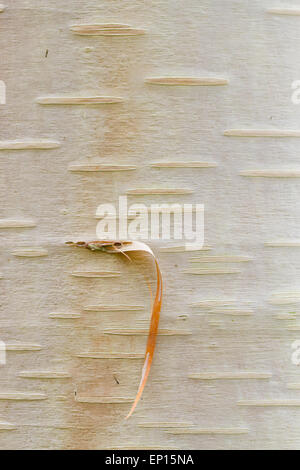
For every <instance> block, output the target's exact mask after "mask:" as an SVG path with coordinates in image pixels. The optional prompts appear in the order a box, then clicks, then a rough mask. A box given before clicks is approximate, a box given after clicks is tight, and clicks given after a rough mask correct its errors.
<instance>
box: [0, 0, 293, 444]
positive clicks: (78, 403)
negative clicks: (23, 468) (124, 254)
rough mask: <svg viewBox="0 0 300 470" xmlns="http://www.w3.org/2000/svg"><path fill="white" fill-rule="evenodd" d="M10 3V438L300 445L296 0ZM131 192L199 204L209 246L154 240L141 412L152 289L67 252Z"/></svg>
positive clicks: (5, 245)
mask: <svg viewBox="0 0 300 470" xmlns="http://www.w3.org/2000/svg"><path fill="white" fill-rule="evenodd" d="M5 6H6V8H0V11H2V10H3V11H2V12H1V14H0V21H1V29H0V42H1V54H0V56H1V59H0V80H3V81H4V82H5V84H6V89H7V103H6V105H0V111H1V115H2V119H1V136H0V196H1V201H2V204H1V208H0V237H1V268H0V271H1V280H0V282H1V294H0V296H1V297H0V301H1V302H0V303H1V317H0V325H1V332H0V340H2V341H4V342H6V343H7V363H6V365H5V366H1V374H0V431H1V432H0V448H2V449H11V448H14V449H29V448H34V449H80V448H84V449H103V448H158V449H168V448H179V449H189V448H190V449H261V448H263V449H272V448H284V449H296V448H299V445H300V432H299V424H300V415H299V413H300V397H299V391H298V389H299V369H298V368H297V366H296V365H294V364H293V363H292V360H291V356H292V353H293V352H294V350H293V349H292V347H291V346H292V343H293V342H294V341H295V340H297V339H300V336H299V329H300V327H299V324H300V321H299V314H300V309H299V298H300V297H299V273H300V251H299V246H300V244H299V238H300V237H299V209H300V198H299V179H298V178H297V177H298V176H299V135H300V125H299V107H297V106H296V105H294V104H292V101H291V94H292V89H291V83H292V82H293V81H294V80H297V79H300V77H299V59H298V56H299V52H298V43H299V41H298V39H299V27H300V23H299V21H300V19H299V16H297V15H298V14H299V2H297V1H293V0H289V2H288V4H287V5H286V4H285V5H283V6H282V7H281V6H280V5H278V2H275V0H274V1H272V0H263V1H262V0H252V1H243V0H233V1H224V0H204V1H201V2H200V1H199V0H189V1H185V2H182V1H179V0H165V1H163V0H149V1H148V0H144V1H141V0H116V1H113V2H112V1H111V0H103V1H101V2H99V0H87V1H85V2H82V1H79V0H67V1H65V2H62V1H61V0H51V1H50V2H49V1H46V0H7V1H6V2H5ZM99 25H100V26H99ZM197 162H199V163H198V164H197ZM124 170H125V171H124ZM126 170H130V171H126ZM245 176H252V177H253V176H254V177H255V178H252V177H251V178H250V177H248V178H247V177H245ZM124 194H128V196H129V200H130V202H138V201H140V202H145V203H146V204H150V203H151V202H156V203H162V202H179V203H191V202H194V203H200V204H205V214H206V215H205V222H206V223H205V247H206V248H205V249H206V250H208V249H211V251H210V252H209V256H207V253H203V260H202V261H205V264H202V263H201V264H200V263H199V264H197V262H195V256H196V257H197V258H200V257H201V254H202V253H196V254H195V252H193V253H191V254H189V253H188V252H185V251H184V250H183V248H182V245H181V243H174V244H173V245H174V247H175V248H172V247H171V246H170V245H169V244H166V243H165V244H160V243H153V244H152V245H151V247H152V248H153V250H154V251H155V253H156V254H157V255H158V258H159V260H160V264H161V268H162V271H163V277H164V281H165V296H164V299H165V301H164V306H163V311H162V319H161V335H160V336H159V337H158V346H157V351H156V356H155V360H154V364H153V369H152V371H151V374H150V377H149V382H148V384H147V386H146V389H145V392H144V395H143V399H142V400H141V402H140V403H139V405H138V407H137V410H136V412H135V413H134V415H133V416H132V417H131V418H130V420H129V421H126V422H125V421H124V417H125V416H126V414H127V412H128V411H129V408H130V403H129V402H131V401H132V399H133V398H134V395H135V392H136V389H137V386H138V382H139V379H140V374H141V367H142V354H143V352H144V348H145V342H146V337H145V334H146V332H147V328H148V320H149V310H150V300H149V293H148V289H147V285H146V282H145V280H144V278H143V276H141V271H140V269H141V268H140V267H138V266H135V265H134V264H131V265H130V264H128V263H126V262H125V261H123V260H122V259H121V258H118V257H115V256H112V255H105V254H103V255H101V254H93V253H89V252H88V251H86V252H84V251H83V250H82V251H81V250H78V251H74V250H73V249H71V248H68V247H66V246H64V242H65V241H67V240H86V239H94V238H95V227H96V223H97V219H96V217H95V215H96V208H97V206H98V205H99V204H101V203H105V202H107V203H109V202H114V203H117V200H118V196H119V195H124ZM175 245H176V246H175ZM191 256H192V257H193V264H191V263H190V258H191ZM215 257H216V258H215ZM236 260H238V261H241V260H247V261H248V262H247V263H238V264H235V261H236ZM210 261H211V262H210ZM191 273H192V274H201V275H192V274H191ZM147 274H148V275H149V273H148V269H147ZM228 299H229V300H228ZM118 305H119V306H120V305H121V306H124V305H125V306H129V308H128V309H126V311H125V310H124V308H116V307H114V306H118ZM89 306H96V307H97V306H98V308H96V309H93V308H88V307H89ZM99 306H100V308H99ZM109 306H112V307H111V310H110V309H109ZM101 307H102V308H101Z"/></svg>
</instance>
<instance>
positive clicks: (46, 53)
mask: <svg viewBox="0 0 300 470" xmlns="http://www.w3.org/2000/svg"><path fill="white" fill-rule="evenodd" d="M48 52H49V50H48V49H46V52H45V57H48Z"/></svg>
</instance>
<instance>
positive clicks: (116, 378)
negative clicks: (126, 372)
mask: <svg viewBox="0 0 300 470" xmlns="http://www.w3.org/2000/svg"><path fill="white" fill-rule="evenodd" d="M114 379H115V381H116V383H117V384H118V385H119V383H120V382H119V381H118V379H117V377H116V376H115V375H114Z"/></svg>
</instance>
